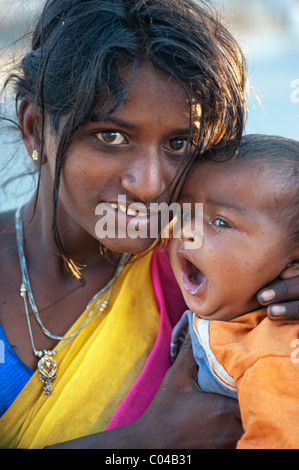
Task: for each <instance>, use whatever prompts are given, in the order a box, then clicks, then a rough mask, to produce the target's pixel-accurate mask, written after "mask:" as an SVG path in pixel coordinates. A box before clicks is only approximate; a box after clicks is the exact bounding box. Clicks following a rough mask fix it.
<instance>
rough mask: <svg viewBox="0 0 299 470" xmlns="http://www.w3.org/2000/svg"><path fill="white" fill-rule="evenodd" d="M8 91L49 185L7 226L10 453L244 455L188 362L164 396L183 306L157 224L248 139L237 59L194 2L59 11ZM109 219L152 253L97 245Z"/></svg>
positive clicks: (231, 407)
mask: <svg viewBox="0 0 299 470" xmlns="http://www.w3.org/2000/svg"><path fill="white" fill-rule="evenodd" d="M11 82H13V83H14V86H15V91H16V96H17V103H18V119H19V126H20V129H21V131H22V137H23V140H24V143H25V146H26V148H27V151H28V154H29V155H30V156H31V157H32V159H33V161H34V163H35V164H36V166H37V170H38V187H37V190H36V194H35V196H34V197H33V199H32V200H31V201H30V202H29V203H28V204H27V205H26V206H25V207H23V208H21V209H20V210H18V211H17V212H16V213H13V212H9V213H4V214H1V217H0V225H1V263H0V276H1V310H0V315H1V316H0V322H1V340H2V342H3V343H2V344H4V345H5V362H4V364H0V366H1V367H3V369H2V373H1V379H0V380H2V382H1V387H0V390H1V391H0V394H1V396H0V403H1V406H2V410H1V412H2V417H1V419H0V445H1V446H2V447H23V448H32V447H33V448H34V447H43V446H50V445H54V444H59V443H62V444H60V446H62V447H65V448H67V447H85V448H92V447H93V448H101V447H102V448H178V447H181V448H196V447H205V448H207V447H218V448H219V447H222V446H228V447H233V446H234V444H235V442H236V441H237V439H238V438H239V435H240V434H241V429H240V423H239V422H238V408H237V405H236V403H235V402H233V401H231V400H229V399H224V398H220V397H216V396H212V395H204V394H201V393H200V391H199V390H198V389H197V387H196V385H195V383H194V380H193V377H194V374H195V366H194V363H193V361H192V359H191V356H190V354H189V353H190V351H189V349H188V347H187V346H186V349H184V350H183V351H182V354H181V355H180V357H179V359H178V360H177V362H176V364H175V365H174V366H173V367H172V368H171V369H170V371H169V372H168V374H167V376H166V378H165V379H164V382H163V386H162V387H160V385H161V382H162V380H163V378H164V376H165V374H166V372H167V370H168V369H169V367H170V365H171V363H170V354H169V343H170V336H171V330H172V327H173V325H174V324H175V323H176V322H177V320H178V319H179V317H180V314H181V313H182V312H183V310H184V304H183V301H182V297H181V295H180V293H179V292H178V288H177V287H176V284H175V281H174V278H173V277H172V274H171V270H170V267H169V264H168V258H167V254H166V253H161V252H159V251H156V250H149V248H150V247H151V246H152V244H153V241H154V240H153V239H152V238H151V237H150V234H151V233H152V231H151V229H153V228H155V229H156V231H158V230H161V227H160V225H159V224H160V221H159V218H158V217H157V216H153V214H150V212H149V209H148V208H149V205H150V203H152V202H155V203H163V202H164V203H167V204H169V203H170V202H171V201H174V200H175V199H176V197H177V194H178V191H179V189H180V187H181V184H182V182H183V177H184V175H185V174H186V171H187V170H188V169H189V168H190V166H191V165H192V162H193V161H194V159H195V158H200V155H201V153H202V152H203V151H204V150H206V149H207V148H210V147H214V146H219V147H220V146H223V145H227V144H228V143H235V142H238V141H239V139H240V138H241V135H242V131H243V127H244V110H245V102H244V91H245V86H246V67H245V63H244V59H243V56H242V53H241V51H240V49H239V47H238V45H237V44H236V42H235V41H234V40H233V38H232V37H231V35H230V34H229V32H228V31H227V30H226V29H225V28H224V27H223V26H222V25H221V24H220V23H219V22H218V20H217V19H216V18H215V17H214V16H213V14H212V13H211V11H210V10H209V9H207V8H204V7H203V6H201V5H198V3H195V2H193V1H192V0H135V1H128V0H113V1H112V0H111V1H109V0H105V1H104V0H65V1H64V2H61V1H60V0H48V1H46V3H45V6H44V9H43V11H42V13H41V16H40V19H39V21H38V23H37V26H36V28H35V31H34V33H33V37H32V50H31V51H30V52H29V53H28V54H27V55H26V56H25V57H24V59H23V61H22V63H21V64H20V69H19V71H18V72H16V74H14V75H13V76H12V77H11V78H10V80H9V82H8V83H11ZM119 196H122V197H125V198H126V199H125V200H126V203H125V205H124V204H119ZM137 203H142V204H143V206H145V207H146V213H140V212H138V211H134V209H132V208H131V205H132V204H133V205H134V204H137ZM101 204H105V207H106V214H105V216H106V217H107V218H108V219H107V220H110V221H111V220H113V221H114V223H115V227H116V228H117V229H118V228H119V227H125V228H127V227H129V225H130V224H132V223H133V225H134V227H135V228H138V229H140V228H143V229H144V230H146V233H147V234H148V237H139V238H133V237H130V236H129V235H128V234H127V233H125V236H120V235H119V232H118V230H116V232H115V236H113V237H109V238H107V237H105V236H104V235H101V234H98V232H97V234H96V226H97V223H98V222H99V216H98V215H97V210H98V209H97V208H98V207H99V205H101ZM129 206H130V208H129ZM129 209H130V210H129ZM132 211H133V212H132ZM100 220H101V219H100ZM130 255H133V256H131V259H130V260H129V257H130ZM134 255H138V256H134ZM292 282H293V281H292ZM291 285H292V284H291V282H290V281H288V284H287V286H288V287H289V290H290V291H291ZM279 286H281V284H278V289H277V290H276V292H278V295H277V297H276V300H277V301H280V300H281V301H287V300H288V296H283V295H282V297H281V298H280V297H279V289H282V288H281V287H279ZM293 290H294V292H293V293H292V292H291V294H290V296H289V298H290V299H291V298H292V297H293V299H296V298H298V282H295V283H294V288H293ZM267 292H269V290H268V291H267ZM270 293H271V291H270ZM11 345H14V347H12V346H11ZM159 387H160V389H159ZM157 392H158V393H157ZM182 392H183V393H182ZM187 394H188V396H189V400H186V395H187ZM182 395H183V397H182ZM154 397H155V398H154ZM186 403H187V405H186ZM149 406H150V407H149ZM195 414H196V419H193V416H194V415H195ZM230 415H231V417H230ZM198 416H202V421H201V423H200V424H198ZM229 417H230V418H229ZM193 421H194V423H193ZM104 431H105V432H104ZM70 441H71V442H70Z"/></svg>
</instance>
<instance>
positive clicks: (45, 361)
mask: <svg viewBox="0 0 299 470" xmlns="http://www.w3.org/2000/svg"><path fill="white" fill-rule="evenodd" d="M37 367H38V370H39V372H40V374H39V378H40V379H41V381H42V382H43V384H44V392H45V396H48V395H50V393H51V391H52V382H53V381H54V380H55V379H56V377H57V370H58V366H57V362H56V361H55V359H54V358H53V357H52V356H50V355H49V354H45V355H44V356H43V357H42V358H41V359H40V360H39V361H38V364H37Z"/></svg>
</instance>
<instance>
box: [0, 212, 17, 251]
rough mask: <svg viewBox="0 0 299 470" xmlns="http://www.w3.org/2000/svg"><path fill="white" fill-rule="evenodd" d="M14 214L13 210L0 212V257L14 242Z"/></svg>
mask: <svg viewBox="0 0 299 470" xmlns="http://www.w3.org/2000/svg"><path fill="white" fill-rule="evenodd" d="M14 215H15V211H14V210H10V211H7V212H1V213H0V257H2V254H3V253H4V252H5V250H6V249H9V248H11V247H12V245H15V243H16V236H15V220H14Z"/></svg>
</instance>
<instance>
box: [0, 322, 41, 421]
mask: <svg viewBox="0 0 299 470" xmlns="http://www.w3.org/2000/svg"><path fill="white" fill-rule="evenodd" d="M33 374H34V370H32V369H30V368H29V367H28V366H26V364H24V363H23V362H22V361H21V359H20V358H19V357H18V355H17V349H15V348H14V347H13V346H11V345H10V344H9V342H8V340H7V338H6V336H5V333H4V331H3V328H2V326H1V325H0V416H2V415H3V414H4V413H5V411H6V410H7V409H8V408H9V406H10V405H11V404H12V402H13V401H14V400H15V399H16V397H17V396H18V395H19V393H20V391H21V390H22V388H23V387H24V386H25V385H26V383H27V382H28V380H29V379H30V378H31V376H32V375H33Z"/></svg>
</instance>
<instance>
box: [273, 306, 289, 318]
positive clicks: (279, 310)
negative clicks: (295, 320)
mask: <svg viewBox="0 0 299 470" xmlns="http://www.w3.org/2000/svg"><path fill="white" fill-rule="evenodd" d="M270 313H271V316H272V317H282V316H283V315H285V313H286V309H285V307H282V306H281V305H275V306H272V307H270Z"/></svg>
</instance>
